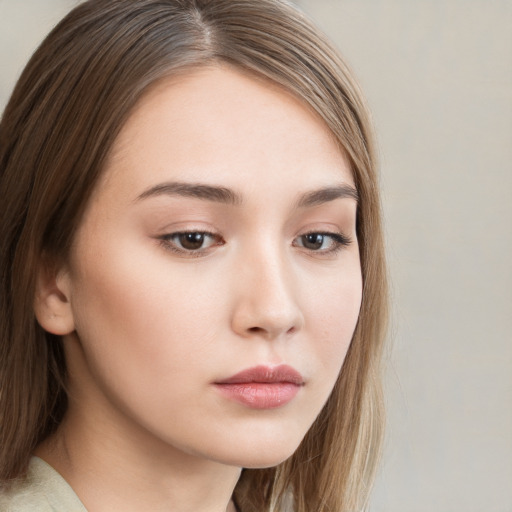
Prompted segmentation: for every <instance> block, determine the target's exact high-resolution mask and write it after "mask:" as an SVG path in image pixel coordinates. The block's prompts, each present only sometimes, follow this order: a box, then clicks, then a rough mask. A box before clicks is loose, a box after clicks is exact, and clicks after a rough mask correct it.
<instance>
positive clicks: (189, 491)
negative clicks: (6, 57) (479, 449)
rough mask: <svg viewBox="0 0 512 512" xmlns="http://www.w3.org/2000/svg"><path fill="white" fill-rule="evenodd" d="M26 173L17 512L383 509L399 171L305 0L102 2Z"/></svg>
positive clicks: (72, 54) (13, 457)
mask: <svg viewBox="0 0 512 512" xmlns="http://www.w3.org/2000/svg"><path fill="white" fill-rule="evenodd" d="M0 166H1V167H0V169H1V175H0V197H2V203H1V206H0V219H1V221H0V223H1V224H0V240H1V241H0V244H1V253H0V257H1V260H0V271H1V286H2V288H1V302H0V307H1V313H0V314H1V317H0V325H1V339H0V347H1V363H0V364H1V375H0V379H1V380H0V400H1V402H0V404H1V405H0V415H1V416H0V420H1V424H2V433H1V438H0V453H1V455H0V462H1V468H0V481H1V482H2V488H3V492H2V495H1V496H2V497H1V498H0V504H2V507H3V508H2V509H7V510H30V507H34V506H37V507H40V508H38V510H39V509H41V510H46V509H45V508H44V507H47V509H48V510H82V511H83V510H88V511H89V512H94V511H101V510H125V511H126V510H173V511H185V510H195V511H201V510H209V511H210V510H212V511H224V510H231V511H233V510H240V511H243V512H250V511H254V512H256V511H258V512H261V511H265V510H267V511H271V510H274V511H285V510H293V511H296V512H306V511H309V512H311V511H313V510H314V511H322V510H325V511H327V510H339V511H348V510H360V509H361V508H363V507H364V505H365V503H366V501H367V496H368V489H369V485H370V484H371V480H372V477H373V473H374V470H375V464H376V460H377V456H378V448H379V443H380V437H381V423H382V413H381V405H380V382H379V358H380V353H381V345H382V338H383V330H384V321H385V313H386V311H385V293H386V291H385V267H384V256H383V245H382V239H381V228H380V210H379V199H378V191H377V179H376V175H375V160H374V156H373V153H372V141H371V134H370V127H369V122H368V117H367V114H366V110H365V107H364V102H363V100H362V97H361V94H360V92H359V89H358V88H357V86H356V84H355V82H354V80H353V78H352V77H351V74H350V73H349V71H348V70H347V68H346V67H345V65H344V64H343V62H342V61H341V60H340V58H339V57H338V56H337V55H336V53H335V52H334V51H333V49H332V48H331V46H329V44H328V43H326V42H325V40H324V39H323V38H322V37H321V36H320V35H319V34H318V32H317V31H316V29H315V28H313V27H312V26H311V25H310V23H309V22H308V21H307V20H306V19H305V18H304V17H303V16H302V15H301V14H300V13H299V12H297V11H296V10H295V9H294V8H293V7H291V6H290V5H288V4H287V3H285V2H282V1H278V0H261V1H258V2H253V1H252V0H243V1H233V0H216V1H214V2H212V1H201V0H166V1H164V0H159V1H157V0H116V1H112V0H90V1H87V2H85V3H83V4H81V5H79V6H78V7H77V8H76V9H74V10H73V11H72V12H71V13H70V14H69V15H68V16H67V17H66V18H65V19H64V20H63V21H62V22H61V23H60V24H59V25H58V26H57V27H56V28H55V29H54V30H53V31H52V33H51V34H50V35H49V36H48V37H47V39H46V40H45V41H44V42H43V44H42V45H41V47H40V48H39V49H38V50H37V52H36V53H35V55H34V56H33V58H32V60H31V61H30V62H29V64H28V66H27V68H26V69H25V71H24V73H23V75H22V76H21V78H20V80H19V82H18V84H17V86H16V88H15V91H14V93H13V95H12V97H11V99H10V102H9V104H8V105H7V108H6V110H5V113H4V116H3V118H2V123H1V126H0ZM2 500H3V501H2ZM52 507H53V508H52Z"/></svg>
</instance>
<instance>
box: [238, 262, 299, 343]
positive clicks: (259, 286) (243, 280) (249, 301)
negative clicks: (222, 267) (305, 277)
mask: <svg viewBox="0 0 512 512" xmlns="http://www.w3.org/2000/svg"><path fill="white" fill-rule="evenodd" d="M292 274H293V273H292V270H291V268H290V265H287V263H286V261H283V258H282V257H279V255H273V254H262V255H259V256H257V255H255V254H253V255H252V257H251V258H249V260H248V261H244V262H243V264H242V263H241V265H240V267H239V271H237V272H235V279H236V285H235V286H236V289H237V291H238V293H237V294H236V303H235V306H234V310H233V315H232V320H231V322H232V329H233V331H234V332H236V333H237V334H238V335H240V336H242V337H245V338H253V337H261V338H264V339H268V340H273V339H277V338H280V337H282V336H285V335H291V334H292V333H295V332H297V331H299V330H300V329H301V328H302V327H303V325H304V316H303V312H302V310H301V308H300V305H299V301H298V296H297V291H296V288H297V284H298V283H297V279H296V278H295V277H294V276H293V275H292Z"/></svg>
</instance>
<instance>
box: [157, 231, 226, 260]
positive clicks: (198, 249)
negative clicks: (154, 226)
mask: <svg viewBox="0 0 512 512" xmlns="http://www.w3.org/2000/svg"><path fill="white" fill-rule="evenodd" d="M160 240H161V241H162V243H163V244H164V247H166V248H167V249H169V250H171V251H174V252H177V253H179V254H184V255H187V254H188V255H191V256H196V255H197V256H199V255H200V254H202V253H203V252H206V251H207V250H208V249H209V248H210V247H213V246H215V245H222V244H223V243H224V242H223V240H222V238H221V237H220V235H217V234H215V233H208V232H205V231H180V232H177V233H169V234H167V235H163V236H162V237H160Z"/></svg>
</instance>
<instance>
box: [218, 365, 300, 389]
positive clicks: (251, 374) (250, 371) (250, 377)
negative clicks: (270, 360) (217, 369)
mask: <svg viewBox="0 0 512 512" xmlns="http://www.w3.org/2000/svg"><path fill="white" fill-rule="evenodd" d="M248 382H257V383H261V384H267V383H268V384H271V383H277V382H288V383H291V384H295V385H297V386H301V385H303V384H304V378H303V377H302V375H301V374H300V373H299V372H298V371H297V370H296V369H295V368H292V367H291V366H288V365H286V364H282V365H279V366H273V367H271V366H263V365H262V366H254V367H253V368H247V369H246V370H242V371H241V372H238V373H236V374H235V375H233V376H231V377H228V378H227V379H223V380H220V381H217V382H216V384H245V383H248Z"/></svg>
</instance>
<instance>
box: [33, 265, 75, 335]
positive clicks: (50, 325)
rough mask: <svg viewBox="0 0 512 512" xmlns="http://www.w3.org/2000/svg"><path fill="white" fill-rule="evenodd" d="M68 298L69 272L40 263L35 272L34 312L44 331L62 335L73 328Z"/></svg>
mask: <svg viewBox="0 0 512 512" xmlns="http://www.w3.org/2000/svg"><path fill="white" fill-rule="evenodd" d="M70 299H71V278H70V275H69V272H68V271H67V270H66V269H61V270H56V269H55V268H54V266H53V265H47V264H44V263H42V264H41V265H40V268H39V271H38V274H37V281H36V290H35V297H34V312H35V314H36V318H37V321H38V322H39V325H40V326H41V327H42V328H43V329H44V330H45V331H48V332H50V333H52V334H58V335H61V336H63V335H65V334H69V333H71V332H73V331H74V330H75V321H74V318H73V311H72V309H71V300H70Z"/></svg>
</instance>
